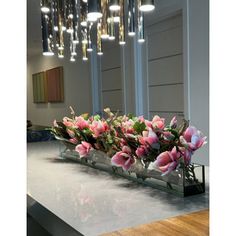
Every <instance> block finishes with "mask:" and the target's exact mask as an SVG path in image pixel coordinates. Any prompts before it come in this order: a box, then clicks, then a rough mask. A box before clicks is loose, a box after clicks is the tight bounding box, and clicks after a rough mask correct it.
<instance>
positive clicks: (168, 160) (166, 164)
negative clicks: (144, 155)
mask: <svg viewBox="0 0 236 236" xmlns="http://www.w3.org/2000/svg"><path fill="white" fill-rule="evenodd" d="M180 156H181V154H180V153H179V152H177V150H176V147H174V148H173V149H172V150H171V151H165V152H162V153H161V154H160V155H159V156H158V157H157V159H156V161H155V162H154V165H155V166H156V167H157V168H159V169H160V170H161V172H163V174H162V175H166V174H169V173H170V172H171V171H173V170H174V169H175V168H176V167H177V165H178V160H179V158H180Z"/></svg>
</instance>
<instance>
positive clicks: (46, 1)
mask: <svg viewBox="0 0 236 236" xmlns="http://www.w3.org/2000/svg"><path fill="white" fill-rule="evenodd" d="M50 10H51V3H50V0H41V11H42V12H43V13H48V12H50Z"/></svg>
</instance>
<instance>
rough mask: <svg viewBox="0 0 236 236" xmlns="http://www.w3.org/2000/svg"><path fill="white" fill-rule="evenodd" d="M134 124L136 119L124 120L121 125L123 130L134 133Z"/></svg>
mask: <svg viewBox="0 0 236 236" xmlns="http://www.w3.org/2000/svg"><path fill="white" fill-rule="evenodd" d="M133 125H134V121H133V120H127V121H124V122H123V123H122V126H121V127H122V131H123V132H124V133H129V134H133V133H134V128H133Z"/></svg>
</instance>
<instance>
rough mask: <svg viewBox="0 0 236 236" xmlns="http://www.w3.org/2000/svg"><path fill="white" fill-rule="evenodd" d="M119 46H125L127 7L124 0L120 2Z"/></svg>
mask: <svg viewBox="0 0 236 236" xmlns="http://www.w3.org/2000/svg"><path fill="white" fill-rule="evenodd" d="M119 44H120V45H125V7H124V0H120V22H119Z"/></svg>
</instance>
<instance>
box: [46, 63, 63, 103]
mask: <svg viewBox="0 0 236 236" xmlns="http://www.w3.org/2000/svg"><path fill="white" fill-rule="evenodd" d="M46 77H47V89H48V102H63V101H64V87H63V67H56V68H53V69H50V70H47V71H46Z"/></svg>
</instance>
